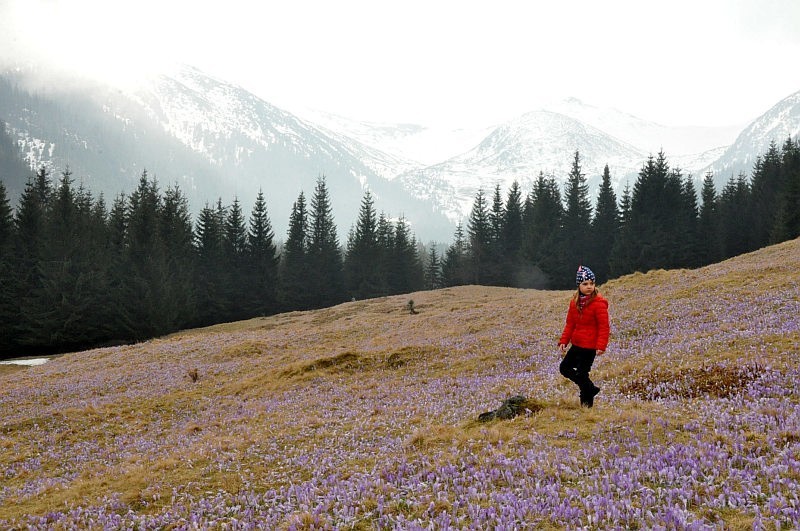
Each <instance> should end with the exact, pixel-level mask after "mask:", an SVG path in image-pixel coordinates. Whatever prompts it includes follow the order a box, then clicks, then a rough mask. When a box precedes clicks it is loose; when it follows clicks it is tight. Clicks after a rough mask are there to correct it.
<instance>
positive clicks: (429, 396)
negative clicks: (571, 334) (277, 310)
mask: <svg viewBox="0 0 800 531" xmlns="http://www.w3.org/2000/svg"><path fill="white" fill-rule="evenodd" d="M798 268H800V240H794V241H791V242H786V243H784V244H781V245H777V246H773V247H769V248H766V249H763V250H760V251H758V252H755V253H751V254H748V255H745V256H741V257H737V258H734V259H731V260H728V261H725V262H723V263H720V264H715V265H712V266H708V267H704V268H701V269H697V270H679V271H653V272H650V273H647V274H642V273H637V274H634V275H629V276H627V277H623V278H620V279H617V280H615V281H612V282H610V283H609V284H607V285H605V286H601V290H602V291H603V292H604V294H605V295H606V296H607V297H608V299H609V301H610V304H611V316H612V341H611V346H610V347H609V350H608V352H607V353H606V355H604V356H603V357H601V358H599V359H598V361H597V362H596V364H595V367H594V370H593V372H592V377H593V379H594V380H595V381H596V382H597V383H598V384H599V385H600V386H601V387H602V392H601V394H600V395H599V396H598V397H597V399H596V402H595V404H596V405H595V408H593V409H590V410H589V409H582V408H580V407H579V406H578V399H577V395H576V392H575V389H574V387H572V384H571V383H570V382H567V381H566V380H564V379H563V378H561V376H560V375H559V374H558V369H557V365H558V361H559V359H560V358H559V354H558V351H557V349H556V347H555V343H556V341H557V337H558V335H559V333H560V330H561V326H562V322H563V317H564V313H565V310H566V305H567V301H568V298H569V296H570V293H569V292H564V291H561V292H541V291H535V290H518V289H506V288H487V287H477V286H465V287H459V288H451V289H443V290H438V291H432V292H420V293H414V294H411V295H407V296H397V297H388V298H382V299H374V300H367V301H356V302H351V303H347V304H342V305H340V306H336V307H334V308H330V309H325V310H318V311H313V312H297V313H289V314H282V315H276V316H271V317H265V318H260V319H254V320H250V321H245V322H240V323H230V324H225V325H220V326H215V327H210V328H206V329H200V330H191V331H186V332H182V333H179V334H175V335H173V336H170V337H165V338H161V339H157V340H153V341H149V342H146V343H142V344H138V345H132V346H124V347H117V348H107V349H97V350H92V351H87V352H81V353H74V354H69V355H64V356H61V357H58V358H55V359H53V360H52V361H50V362H49V363H47V364H45V365H42V366H38V367H30V368H18V369H11V368H3V369H2V370H3V372H0V389H2V390H3V391H2V393H0V410H1V411H2V412H3V418H2V421H0V466H2V470H3V473H4V474H3V482H2V486H0V528H7V527H12V528H14V527H25V526H27V525H31V526H33V527H57V528H62V527H63V528H70V527H73V526H74V527H78V528H84V527H102V526H107V527H109V528H121V527H136V528H139V529H151V528H163V527H165V526H168V525H172V526H175V527H178V528H194V527H195V526H196V527H203V526H211V527H214V526H217V527H221V526H223V525H228V526H231V527H235V528H243V529H244V528H250V527H253V526H256V525H262V526H264V527H265V528H270V529H273V528H276V529H332V528H346V529H373V528H397V527H399V528H403V529H420V528H428V526H431V527H433V528H436V529H446V528H448V527H454V528H474V529H488V528H503V526H505V528H513V527H523V526H525V525H528V526H531V527H537V528H565V527H569V528H576V527H600V528H614V527H623V528H626V527H627V528H656V527H666V528H686V527H689V526H697V527H702V526H707V527H711V528H729V529H745V528H746V529H752V528H754V526H758V525H764V526H767V527H770V528H774V527H775V526H776V525H777V526H778V527H780V526H783V527H784V528H797V527H798V525H800V503H799V501H798V492H800V436H798V433H800V407H798V406H799V405H800V404H798V402H799V399H798V394H797V393H796V382H797V380H798V377H800V369H799V367H798V365H799V364H800V362H798V356H797V354H798V350H800V286H798V284H797V282H796V271H797V270H798ZM793 279H794V280H793ZM409 299H413V301H414V307H415V308H416V309H417V311H418V312H419V313H417V314H415V315H411V314H409V312H408V311H407V310H406V305H407V302H408V300H409ZM514 394H523V395H525V396H526V397H527V398H528V401H527V403H526V405H527V407H528V411H526V412H525V414H523V415H521V416H519V417H517V418H515V419H513V420H510V421H492V422H490V423H480V422H477V416H478V414H479V413H481V412H484V411H487V410H490V409H494V408H496V407H497V406H498V405H499V404H500V402H501V401H502V400H503V399H504V398H507V397H508V396H511V395H514Z"/></svg>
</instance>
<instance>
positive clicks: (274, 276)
mask: <svg viewBox="0 0 800 531" xmlns="http://www.w3.org/2000/svg"><path fill="white" fill-rule="evenodd" d="M274 239H275V234H274V232H273V231H272V223H271V221H270V219H269V215H268V213H267V203H266V200H265V199H264V193H263V191H261V190H259V191H258V196H257V197H256V202H255V205H253V211H252V213H251V214H250V230H249V232H248V234H247V257H248V264H249V272H248V277H249V278H250V279H251V281H250V284H251V285H250V290H249V293H248V296H247V300H246V302H245V305H246V307H247V308H248V311H249V312H250V313H251V314H252V315H269V314H271V313H274V312H275V311H277V285H278V257H277V248H276V246H275V243H274Z"/></svg>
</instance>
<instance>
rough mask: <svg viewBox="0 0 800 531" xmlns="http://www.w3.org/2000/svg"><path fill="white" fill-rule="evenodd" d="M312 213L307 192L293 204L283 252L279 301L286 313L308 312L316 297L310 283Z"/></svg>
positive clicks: (301, 193)
mask: <svg viewBox="0 0 800 531" xmlns="http://www.w3.org/2000/svg"><path fill="white" fill-rule="evenodd" d="M308 245H309V242H308V212H307V211H306V199H305V195H304V194H303V192H300V195H299V196H298V197H297V201H295V202H294V204H293V205H292V212H291V215H290V216H289V229H288V233H287V236H286V242H285V243H284V245H283V251H282V253H281V261H280V269H279V281H278V299H279V301H280V304H281V307H282V308H283V309H285V310H299V309H308V308H310V307H311V304H312V299H311V296H312V294H311V293H310V291H309V285H308V284H307V280H308V273H309V267H310V266H309V263H308V256H307V255H308Z"/></svg>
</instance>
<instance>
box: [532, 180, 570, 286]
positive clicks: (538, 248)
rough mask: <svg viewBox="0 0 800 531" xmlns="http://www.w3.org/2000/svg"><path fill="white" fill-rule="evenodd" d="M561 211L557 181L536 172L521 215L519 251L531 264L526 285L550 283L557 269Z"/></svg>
mask: <svg viewBox="0 0 800 531" xmlns="http://www.w3.org/2000/svg"><path fill="white" fill-rule="evenodd" d="M563 213H564V206H563V204H562V202H561V192H560V191H559V188H558V183H556V180H555V178H554V177H545V176H544V174H543V173H540V174H539V177H538V178H537V179H536V182H535V183H534V186H533V189H532V190H531V192H530V194H529V198H528V199H527V200H526V208H525V213H524V216H523V225H524V231H523V238H524V239H523V244H522V245H523V253H524V255H525V257H526V258H527V260H528V262H529V263H530V265H531V269H530V270H529V271H528V272H527V280H526V284H527V285H528V287H532V288H549V287H552V284H551V282H552V280H553V278H554V277H555V275H557V274H558V272H559V271H560V270H559V265H560V264H561V263H562V260H561V259H560V247H561V246H560V244H559V238H560V232H561V220H562V217H563Z"/></svg>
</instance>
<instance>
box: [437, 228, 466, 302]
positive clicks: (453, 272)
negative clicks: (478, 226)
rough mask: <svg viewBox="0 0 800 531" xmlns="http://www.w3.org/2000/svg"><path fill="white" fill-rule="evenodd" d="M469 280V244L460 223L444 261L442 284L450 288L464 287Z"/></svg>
mask: <svg viewBox="0 0 800 531" xmlns="http://www.w3.org/2000/svg"><path fill="white" fill-rule="evenodd" d="M469 279H470V275H469V269H468V263H467V243H466V240H465V238H464V228H463V226H462V225H461V222H460V221H459V222H458V224H457V225H456V231H455V235H454V237H453V243H451V244H450V245H449V246H448V247H447V250H446V251H445V254H444V258H443V259H442V284H443V285H444V286H448V287H449V286H462V285H464V284H467V283H468V282H469Z"/></svg>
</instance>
